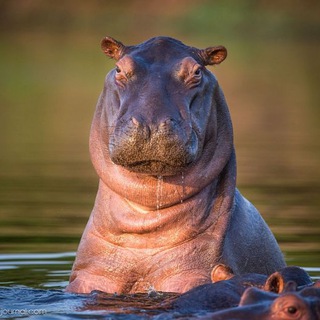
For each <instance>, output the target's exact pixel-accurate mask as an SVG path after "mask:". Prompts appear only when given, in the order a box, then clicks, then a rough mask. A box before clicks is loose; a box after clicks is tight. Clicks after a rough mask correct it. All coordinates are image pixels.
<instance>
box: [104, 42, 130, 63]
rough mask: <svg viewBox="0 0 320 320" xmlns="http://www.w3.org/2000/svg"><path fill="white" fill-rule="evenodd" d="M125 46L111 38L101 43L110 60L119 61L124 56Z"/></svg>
mask: <svg viewBox="0 0 320 320" xmlns="http://www.w3.org/2000/svg"><path fill="white" fill-rule="evenodd" d="M124 48H125V46H124V45H123V44H122V43H121V42H120V41H117V40H115V39H113V38H111V37H105V38H103V39H102V41H101V49H102V51H103V52H104V53H105V54H106V55H107V56H108V57H110V58H112V59H115V60H119V59H120V57H121V56H122V54H123V51H124Z"/></svg>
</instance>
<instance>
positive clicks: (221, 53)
mask: <svg viewBox="0 0 320 320" xmlns="http://www.w3.org/2000/svg"><path fill="white" fill-rule="evenodd" d="M200 53H201V57H202V60H203V62H204V65H214V64H219V63H221V62H222V61H223V60H224V59H225V58H226V57H227V49H226V48H225V47H224V46H217V47H209V48H206V49H202V50H201V52H200Z"/></svg>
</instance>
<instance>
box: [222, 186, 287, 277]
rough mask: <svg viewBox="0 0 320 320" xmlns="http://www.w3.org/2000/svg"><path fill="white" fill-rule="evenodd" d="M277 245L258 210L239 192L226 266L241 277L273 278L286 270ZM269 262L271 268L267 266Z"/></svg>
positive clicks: (225, 252) (225, 248) (228, 236)
mask: <svg viewBox="0 0 320 320" xmlns="http://www.w3.org/2000/svg"><path fill="white" fill-rule="evenodd" d="M277 247H278V244H277V241H276V239H275V237H274V236H273V234H272V232H271V231H270V229H269V228H268V226H267V224H266V222H265V221H264V219H263V218H262V216H261V215H260V213H259V212H258V210H257V209H256V208H255V207H254V206H253V204H252V203H250V202H249V201H248V200H247V199H246V198H245V197H243V196H242V195H241V193H240V192H239V190H236V193H235V199H234V207H233V211H232V214H231V218H230V223H229V227H228V232H227V233H226V237H225V240H224V246H223V262H224V263H226V264H227V265H229V266H230V267H231V268H232V269H233V271H234V272H235V273H236V274H237V273H238V274H242V273H244V272H255V273H261V274H271V273H273V272H275V271H277V270H279V269H281V268H283V267H285V262H284V259H283V256H282V254H281V253H280V252H279V251H278V250H276V248H277ZM266 259H267V261H268V264H266Z"/></svg>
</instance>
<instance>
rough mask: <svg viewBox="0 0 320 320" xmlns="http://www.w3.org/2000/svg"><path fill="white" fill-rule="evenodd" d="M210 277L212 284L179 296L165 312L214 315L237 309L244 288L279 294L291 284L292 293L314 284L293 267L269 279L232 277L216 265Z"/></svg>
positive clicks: (251, 275) (227, 268) (258, 276)
mask: <svg viewBox="0 0 320 320" xmlns="http://www.w3.org/2000/svg"><path fill="white" fill-rule="evenodd" d="M211 277H212V281H213V283H210V284H203V285H201V286H198V287H196V288H193V289H191V290H190V291H188V292H186V293H184V294H182V295H181V296H180V297H178V298H177V299H175V300H174V301H173V302H172V303H170V304H169V306H168V309H175V310H177V311H179V312H180V313H191V312H198V311H217V310H221V309H226V308H232V307H236V306H238V305H239V303H240V299H241V296H242V294H243V293H244V292H245V290H246V289H247V288H251V287H254V288H259V289H263V290H264V291H267V292H273V293H277V294H279V293H282V292H283V291H284V290H285V288H286V287H287V286H288V284H290V283H294V284H295V288H294V289H295V290H301V289H303V288H305V287H309V286H311V285H312V284H313V282H312V279H311V278H310V277H309V275H308V274H307V273H306V271H304V270H303V269H301V268H299V267H294V266H291V267H285V268H283V269H281V270H279V271H277V272H275V273H273V274H271V275H270V276H269V277H268V276H266V275H262V274H257V273H247V274H243V275H234V274H233V272H232V270H231V269H230V268H229V267H227V266H224V265H217V266H215V267H214V269H213V271H212V274H211Z"/></svg>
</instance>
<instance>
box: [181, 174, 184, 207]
mask: <svg viewBox="0 0 320 320" xmlns="http://www.w3.org/2000/svg"><path fill="white" fill-rule="evenodd" d="M181 186H182V192H181V196H180V203H183V199H184V196H185V189H184V173H183V172H181Z"/></svg>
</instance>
